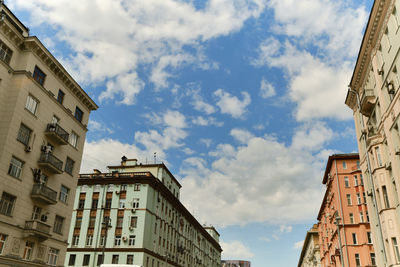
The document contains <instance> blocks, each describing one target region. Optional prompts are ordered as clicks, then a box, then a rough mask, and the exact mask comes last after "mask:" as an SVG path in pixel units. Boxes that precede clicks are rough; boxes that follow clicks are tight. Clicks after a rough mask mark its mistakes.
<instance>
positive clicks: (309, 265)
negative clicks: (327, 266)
mask: <svg viewBox="0 0 400 267" xmlns="http://www.w3.org/2000/svg"><path fill="white" fill-rule="evenodd" d="M297 267H321V257H320V254H319V237H318V224H314V225H313V226H312V228H311V229H310V230H309V231H307V234H306V238H305V239H304V243H303V248H302V249H301V254H300V259H299V263H298V264H297Z"/></svg>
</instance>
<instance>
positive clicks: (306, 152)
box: [180, 125, 330, 238]
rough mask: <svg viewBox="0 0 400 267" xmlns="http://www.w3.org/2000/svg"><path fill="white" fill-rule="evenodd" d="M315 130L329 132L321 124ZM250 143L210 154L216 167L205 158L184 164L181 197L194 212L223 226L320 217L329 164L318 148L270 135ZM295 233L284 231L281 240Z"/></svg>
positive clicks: (222, 146) (223, 146) (251, 139)
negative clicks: (319, 153) (283, 236)
mask: <svg viewBox="0 0 400 267" xmlns="http://www.w3.org/2000/svg"><path fill="white" fill-rule="evenodd" d="M310 127H313V126H312V125H311V126H310ZM315 127H316V129H321V130H323V127H322V126H320V125H316V126H315ZM302 131H305V132H306V133H313V132H314V131H316V130H314V129H306V130H304V129H303V130H302ZM246 138H248V139H247V142H246V143H245V144H241V145H240V146H237V147H235V146H232V145H230V144H219V145H218V146H217V147H216V149H215V150H214V151H211V152H210V153H209V155H210V156H213V157H214V158H215V159H214V160H213V161H212V162H210V164H208V163H206V162H205V161H204V160H202V159H200V158H189V159H187V160H185V161H184V162H183V164H182V167H181V169H180V176H181V177H182V178H183V179H182V181H181V184H182V186H183V188H182V192H181V195H182V201H183V202H184V203H185V205H186V206H187V207H188V208H189V210H194V211H195V213H196V215H197V218H199V220H200V221H203V222H204V221H206V222H211V223H213V224H215V225H218V226H228V225H237V224H239V225H245V224H247V223H250V222H253V223H254V222H266V223H273V224H284V225H287V224H288V223H292V222H303V221H305V220H308V219H309V218H311V217H313V216H315V213H316V212H317V211H318V208H319V206H320V203H319V202H318V201H315V200H316V199H321V197H322V193H323V188H322V185H321V175H322V173H323V168H324V164H325V161H326V158H323V159H321V158H319V157H318V156H317V157H316V155H317V154H318V153H317V152H318V151H316V152H314V151H315V150H316V147H317V145H306V146H299V145H297V143H295V139H293V140H292V144H291V145H285V144H283V143H280V142H278V141H277V140H276V139H275V138H273V137H270V136H265V137H263V138H260V137H254V136H253V137H249V136H247V137H246ZM327 138H328V139H327V140H330V139H329V138H330V137H329V136H327ZM244 140H245V139H243V141H244ZM296 140H299V139H296ZM296 142H298V141H296ZM325 142H326V141H325V140H318V141H317V142H316V143H317V144H321V143H325ZM209 166H210V167H209ZM304 181H307V182H304ZM204 199H207V200H208V201H206V202H204V201H202V200H204ZM199 203H201V206H199ZM290 229H291V227H290V226H284V227H283V228H279V231H278V232H277V233H276V234H275V235H276V236H277V237H278V236H279V233H280V231H281V230H282V231H286V232H287V231H289V230H290ZM278 238H279V237H278Z"/></svg>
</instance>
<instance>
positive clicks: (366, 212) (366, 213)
mask: <svg viewBox="0 0 400 267" xmlns="http://www.w3.org/2000/svg"><path fill="white" fill-rule="evenodd" d="M365 215H366V217H367V222H369V215H368V211H365Z"/></svg>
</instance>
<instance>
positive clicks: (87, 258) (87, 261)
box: [82, 254, 90, 266]
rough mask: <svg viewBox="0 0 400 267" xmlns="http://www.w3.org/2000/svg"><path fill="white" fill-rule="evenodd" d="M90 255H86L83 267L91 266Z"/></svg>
mask: <svg viewBox="0 0 400 267" xmlns="http://www.w3.org/2000/svg"><path fill="white" fill-rule="evenodd" d="M89 263H90V254H84V255H83V259H82V266H89Z"/></svg>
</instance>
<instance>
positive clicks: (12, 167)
mask: <svg viewBox="0 0 400 267" xmlns="http://www.w3.org/2000/svg"><path fill="white" fill-rule="evenodd" d="M13 161H15V162H13ZM16 163H18V164H21V166H17V164H16ZM24 164H25V162H24V161H22V160H20V159H19V158H17V157H14V156H11V160H10V165H9V167H8V172H7V173H8V175H10V176H12V177H14V178H17V179H20V178H21V175H22V169H23V167H24ZM14 173H15V175H14Z"/></svg>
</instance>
